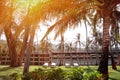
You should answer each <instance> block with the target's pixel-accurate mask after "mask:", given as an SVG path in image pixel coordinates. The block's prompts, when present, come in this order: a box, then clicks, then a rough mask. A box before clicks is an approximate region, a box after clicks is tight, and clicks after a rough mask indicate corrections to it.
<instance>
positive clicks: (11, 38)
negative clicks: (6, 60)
mask: <svg viewBox="0 0 120 80" xmlns="http://www.w3.org/2000/svg"><path fill="white" fill-rule="evenodd" d="M4 32H5V35H6V38H7V43H8V47H9V54H10V60H11V61H10V66H11V67H18V54H17V51H16V48H15V46H16V39H15V38H14V36H13V35H12V32H11V30H10V28H8V27H4Z"/></svg>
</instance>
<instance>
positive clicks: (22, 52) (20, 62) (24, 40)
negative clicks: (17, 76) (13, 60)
mask: <svg viewBox="0 0 120 80" xmlns="http://www.w3.org/2000/svg"><path fill="white" fill-rule="evenodd" d="M28 35H29V27H26V29H25V34H24V39H23V43H22V48H21V51H20V58H19V66H21V65H22V62H23V57H24V55H25V50H26V47H27V40H28Z"/></svg>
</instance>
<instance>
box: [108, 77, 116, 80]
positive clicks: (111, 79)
mask: <svg viewBox="0 0 120 80" xmlns="http://www.w3.org/2000/svg"><path fill="white" fill-rule="evenodd" d="M109 80H118V79H115V78H110V77H109Z"/></svg>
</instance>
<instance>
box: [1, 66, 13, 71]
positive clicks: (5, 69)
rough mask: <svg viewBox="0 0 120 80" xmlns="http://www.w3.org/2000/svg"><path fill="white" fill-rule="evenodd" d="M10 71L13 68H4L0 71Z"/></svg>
mask: <svg viewBox="0 0 120 80" xmlns="http://www.w3.org/2000/svg"><path fill="white" fill-rule="evenodd" d="M9 69H12V68H11V67H3V68H0V71H7V70H9Z"/></svg>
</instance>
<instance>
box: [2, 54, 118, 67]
mask: <svg viewBox="0 0 120 80" xmlns="http://www.w3.org/2000/svg"><path fill="white" fill-rule="evenodd" d="M113 55H114V59H115V61H116V62H117V64H119V65H120V54H118V53H117V54H116V53H113ZM100 59H101V53H100V52H99V53H95V52H94V53H91V52H90V53H86V52H64V53H60V52H52V53H49V54H47V53H44V54H41V53H34V54H31V55H30V65H43V64H44V63H45V62H48V63H51V62H52V61H57V63H58V65H59V64H61V65H65V62H67V61H70V62H71V65H72V64H73V62H77V63H79V65H98V64H99V62H100ZM23 62H24V60H23ZM0 64H1V65H9V64H10V56H9V54H0ZM108 64H109V65H111V58H110V55H109V62H108Z"/></svg>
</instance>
